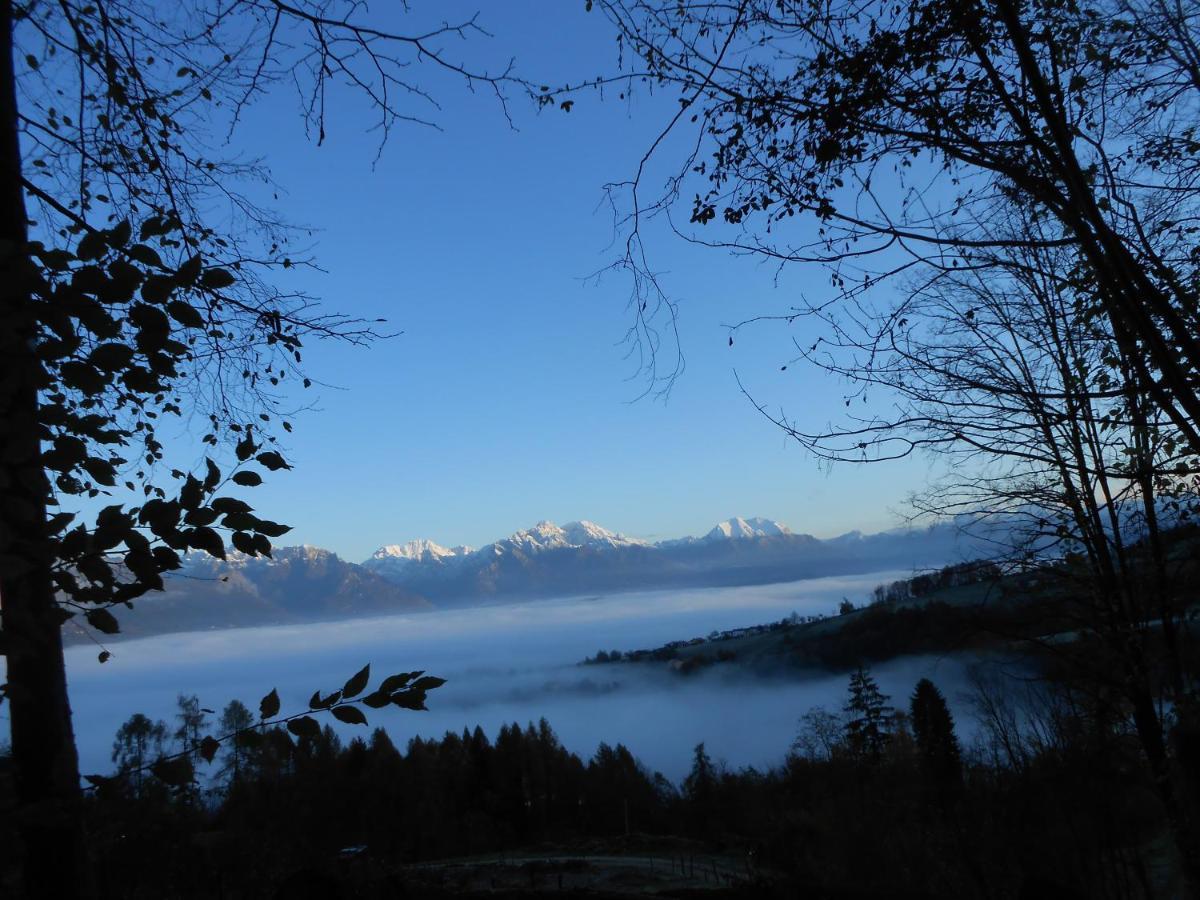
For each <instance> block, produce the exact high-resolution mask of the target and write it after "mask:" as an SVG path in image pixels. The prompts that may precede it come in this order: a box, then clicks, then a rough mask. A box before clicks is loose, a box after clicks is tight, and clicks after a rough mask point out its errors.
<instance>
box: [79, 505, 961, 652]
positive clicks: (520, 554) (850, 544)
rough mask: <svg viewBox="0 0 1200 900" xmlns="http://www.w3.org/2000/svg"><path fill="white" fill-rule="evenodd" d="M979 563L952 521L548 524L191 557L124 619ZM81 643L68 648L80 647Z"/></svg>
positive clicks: (269, 616) (305, 617)
mask: <svg viewBox="0 0 1200 900" xmlns="http://www.w3.org/2000/svg"><path fill="white" fill-rule="evenodd" d="M978 555H980V548H978V547H973V546H972V543H971V541H970V540H969V539H967V538H965V537H964V536H963V534H962V532H961V530H960V529H959V528H958V527H957V526H956V525H955V524H953V523H948V522H947V523H939V524H935V525H932V526H930V527H928V528H921V529H905V530H896V531H886V532H881V533H878V534H871V535H864V534H862V533H861V532H857V531H855V532H850V533H848V534H844V535H841V536H839V537H835V538H830V539H826V540H821V539H818V538H815V537H813V536H812V535H809V534H797V533H794V532H793V531H792V530H791V529H790V528H788V527H787V526H786V525H783V524H781V523H779V522H775V521H772V520H770V519H763V518H747V519H743V518H733V519H728V520H726V521H724V522H720V523H718V524H717V525H715V526H714V527H713V528H712V529H711V530H709V531H708V532H707V533H705V534H704V535H702V536H699V537H684V538H678V539H674V540H664V541H659V542H657V543H651V542H649V541H645V540H641V539H639V538H632V537H628V536H626V535H623V534H619V533H617V532H613V531H610V530H608V529H606V528H603V527H601V526H599V525H597V524H595V523H593V522H588V521H578V522H568V523H567V524H565V525H561V526H560V525H556V524H554V523H553V522H545V521H543V522H539V523H537V524H536V525H534V526H533V527H531V528H526V529H522V530H520V531H517V532H514V533H513V534H511V535H509V536H508V537H505V538H502V539H500V540H498V541H494V542H493V543H491V544H488V545H486V546H484V547H480V548H479V549H473V548H471V547H463V546H458V547H444V546H442V545H440V544H438V543H436V542H434V541H431V540H427V539H419V540H412V541H409V542H407V543H403V544H386V545H384V546H382V547H380V548H379V549H378V550H376V551H375V553H373V554H372V555H371V556H370V558H368V559H366V560H364V561H363V562H362V563H361V564H356V563H352V562H348V561H345V560H343V559H341V558H340V557H338V556H337V555H336V554H335V553H332V552H330V551H328V550H322V549H320V548H317V547H309V546H303V547H278V548H276V549H275V551H274V553H273V556H272V557H270V558H266V557H250V556H246V555H245V554H242V553H238V552H236V551H230V552H229V555H228V559H226V560H219V559H216V558H214V557H211V556H209V555H208V554H206V553H203V552H196V553H191V554H188V556H187V558H186V559H185V563H184V566H183V568H182V569H181V570H180V571H178V572H175V573H171V574H170V575H169V576H168V577H167V579H166V582H167V586H166V590H165V591H163V592H162V593H156V594H153V595H150V596H147V597H143V598H142V599H140V600H139V601H138V602H137V603H136V604H135V608H134V609H133V610H127V611H125V612H123V613H121V615H120V616H119V619H120V622H121V626H122V632H123V633H125V634H127V635H130V636H142V635H148V634H157V633H164V632H169V631H187V630H195V629H207V628H228V627H238V626H247V625H269V624H284V623H293V622H305V621H319V620H330V619H340V618H348V617H353V616H366V615H384V614H388V613H404V612H419V611H424V610H430V609H436V608H447V607H462V606H470V605H475V604H479V603H487V602H491V601H503V600H513V599H520V598H536V597H548V596H570V595H578V594H594V593H600V592H605V593H608V592H616V591H632V590H650V589H659V588H671V587H704V586H713V587H715V586H732V585H741V584H765V583H770V582H779V581H793V580H797V579H801V578H813V577H819V576H827V575H848V574H858V573H863V572H869V571H874V570H881V569H905V570H908V569H920V568H926V567H931V566H940V565H943V564H945V563H947V562H953V561H957V560H960V559H964V558H969V557H971V556H978ZM82 637H83V635H82V633H81V634H79V635H74V636H72V629H70V628H68V631H67V638H68V640H78V639H81V638H82Z"/></svg>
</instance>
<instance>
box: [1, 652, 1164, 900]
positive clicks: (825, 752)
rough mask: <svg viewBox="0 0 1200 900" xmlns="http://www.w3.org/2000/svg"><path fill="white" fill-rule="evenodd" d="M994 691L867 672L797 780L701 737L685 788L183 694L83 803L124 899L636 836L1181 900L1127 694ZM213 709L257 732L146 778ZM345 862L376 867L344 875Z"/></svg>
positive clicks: (845, 875)
mask: <svg viewBox="0 0 1200 900" xmlns="http://www.w3.org/2000/svg"><path fill="white" fill-rule="evenodd" d="M998 677H999V676H983V675H981V676H980V677H979V679H978V680H977V681H976V683H975V684H974V686H973V690H974V693H973V699H972V700H971V703H972V705H973V708H974V712H975V719H976V721H977V726H976V729H975V732H974V735H973V737H972V738H971V739H970V740H964V739H962V738H961V737H960V735H959V733H958V731H957V728H956V724H955V720H954V717H953V715H952V714H951V711H950V709H949V706H948V704H947V702H946V699H945V697H944V696H943V694H942V692H941V691H940V690H939V689H938V688H937V687H936V686H935V685H934V684H933V683H932V682H931V681H929V680H928V679H922V680H921V681H919V682H918V683H917V685H916V688H915V690H914V692H913V693H912V695H911V696H910V697H908V698H906V701H907V702H905V703H903V704H901V705H898V706H897V705H893V703H892V699H891V698H889V697H887V696H886V695H884V694H883V692H882V691H881V690H880V688H879V685H878V683H877V682H876V680H875V678H874V676H873V675H872V674H871V672H870V670H869V669H867V668H864V667H859V668H857V669H855V670H854V672H853V673H852V674H851V676H850V678H849V682H848V685H847V691H846V695H845V700H844V703H843V704H842V706H841V707H840V708H838V709H836V710H832V711H831V710H829V709H825V708H816V709H811V710H808V711H807V712H805V713H804V714H803V715H802V716H801V717H800V719H799V723H798V732H797V737H796V740H795V742H794V744H793V745H792V747H791V748H790V750H789V748H779V749H780V755H781V757H784V761H783V762H782V764H780V765H778V766H775V767H772V768H769V769H766V770H759V769H754V768H744V769H739V770H734V769H731V768H729V767H728V766H726V765H725V764H724V763H722V762H720V761H714V760H713V758H712V756H711V754H710V753H709V752H708V750H707V749H706V747H705V745H704V744H701V745H699V746H697V747H696V748H695V751H694V753H693V757H692V763H691V767H690V771H689V772H688V774H687V775H686V776H685V777H684V778H683V779H682V780H681V781H680V782H679V783H678V784H676V783H673V782H671V781H670V780H669V779H667V778H665V777H663V776H662V775H661V774H658V773H654V772H651V771H649V770H648V769H647V768H646V767H645V766H643V765H642V764H641V763H639V762H638V760H637V758H636V757H635V755H634V753H633V752H632V751H631V750H630V749H629V748H628V747H626V746H624V745H622V744H619V743H618V744H615V745H609V744H606V743H602V744H601V745H600V746H599V747H598V748H597V750H596V752H595V753H594V754H593V755H592V756H591V757H590V758H586V759H584V758H581V757H580V756H579V755H577V754H576V753H573V752H571V751H569V750H568V749H566V748H565V747H563V745H562V744H561V742H560V741H559V739H558V737H557V736H556V735H555V733H554V731H553V729H552V728H551V726H550V724H549V723H548V722H547V721H546V720H545V719H542V720H540V721H539V722H537V723H536V724H535V723H530V724H528V725H526V726H525V727H521V726H520V725H518V724H516V723H513V724H511V725H505V726H502V727H501V728H500V730H499V731H498V732H497V734H496V735H495V736H494V737H491V738H489V736H488V735H487V734H485V733H484V731H483V730H482V729H481V728H478V727H476V728H474V729H464V730H463V731H462V732H461V733H454V732H447V733H446V735H445V736H444V737H442V738H441V739H425V738H419V737H414V738H412V739H410V740H409V741H408V742H407V744H406V745H405V746H404V747H403V748H401V747H397V746H396V744H395V743H394V742H393V740H392V738H391V737H390V736H389V735H388V733H387V732H386V731H385V730H384V729H382V728H376V729H375V730H374V731H373V732H371V733H370V735H369V736H366V737H354V738H352V739H350V740H348V741H346V740H343V738H342V737H340V736H339V735H338V734H337V733H335V732H334V731H333V730H332V729H331V728H329V727H328V726H326V727H324V728H322V729H320V730H319V731H316V732H312V733H307V734H305V735H303V736H298V735H295V734H293V733H290V732H288V731H287V730H286V729H285V728H283V727H280V726H272V727H262V726H258V727H255V726H254V724H253V723H254V719H253V716H252V715H251V713H250V711H249V709H248V708H247V707H246V706H245V705H244V704H242V703H240V702H238V701H233V702H231V703H230V704H229V705H228V706H227V707H226V708H225V709H224V710H223V711H222V712H221V713H220V714H219V715H218V714H216V713H211V714H210V713H208V712H207V711H205V710H203V709H202V708H201V707H200V706H199V704H198V702H197V700H196V698H194V697H188V696H181V697H180V698H179V706H178V710H177V713H176V716H175V718H174V720H173V721H172V722H171V723H167V722H163V721H154V720H151V719H149V718H148V717H146V716H144V715H141V714H135V715H133V716H131V717H130V718H129V719H128V720H127V721H126V722H125V723H124V724H123V725H122V726H121V728H120V729H119V730H118V732H117V734H116V735H115V739H114V743H113V752H112V759H113V762H114V764H115V766H116V768H117V772H116V775H115V777H113V778H112V779H111V780H107V781H105V782H104V783H103V784H101V785H100V786H99V787H98V788H97V789H96V790H94V791H92V792H91V793H90V794H89V797H88V800H87V804H86V821H87V826H88V829H89V835H90V838H89V844H90V846H91V848H92V851H91V852H92V853H93V855H94V858H95V869H96V872H97V874H98V878H99V883H100V893H101V896H104V897H114V898H116V897H137V896H168V895H169V896H180V897H201V896H216V895H220V896H226V897H252V896H269V895H271V892H272V891H274V890H275V889H276V888H278V887H279V886H280V885H282V884H285V883H288V879H294V878H295V877H296V876H297V874H299V875H300V876H301V877H302V878H307V879H314V880H319V879H322V878H331V879H332V880H333V881H332V883H335V884H340V885H341V887H342V889H343V890H349V889H350V887H351V886H353V885H357V889H361V890H367V889H368V888H369V889H373V890H374V889H381V888H383V887H384V886H385V882H386V886H388V887H389V888H391V887H394V886H395V884H397V883H399V884H402V883H404V877H405V876H404V866H405V865H406V864H409V863H414V862H418V861H422V860H433V859H442V858H448V857H464V856H471V855H473V854H482V853H489V852H496V851H505V850H518V849H525V850H528V851H531V852H536V851H537V848H544V847H557V848H559V849H560V850H563V849H565V850H568V851H569V850H570V849H571V848H575V849H576V850H577V851H579V852H584V851H586V850H589V849H590V851H593V852H599V851H598V850H597V848H602V849H604V851H605V852H622V848H623V847H625V846H630V845H629V844H628V843H627V842H628V841H629V840H630V839H631V838H634V839H636V840H637V841H639V842H641V843H640V845H644V846H654V842H655V840H656V839H658V840H661V841H663V842H664V843H663V846H670V839H673V838H686V839H688V840H690V841H692V842H693V845H694V846H696V847H699V848H703V849H704V850H706V851H708V852H713V853H722V854H726V855H731V854H732V855H735V856H737V857H738V858H746V859H747V860H750V861H751V862H750V863H749V865H750V867H751V868H750V869H749V871H750V872H751V873H752V875H753V876H754V877H758V878H761V879H762V880H763V884H764V888H763V889H764V890H768V889H770V890H777V891H778V890H791V891H794V890H801V889H803V890H808V891H812V892H815V893H817V894H818V895H823V894H824V893H827V892H841V893H840V894H839V895H841V896H870V895H872V894H877V892H880V891H883V892H886V893H888V894H889V895H893V896H899V895H904V893H905V892H906V891H908V892H911V893H912V894H913V895H914V896H915V895H917V894H920V895H921V896H934V897H937V896H945V897H952V896H953V897H1032V896H1046V895H1048V894H1047V892H1052V893H1054V894H1055V895H1056V896H1062V897H1071V896H1080V897H1082V896H1089V897H1113V898H1141V897H1151V896H1159V895H1161V894H1162V893H1163V892H1167V891H1170V890H1172V889H1175V888H1176V887H1178V884H1179V882H1178V878H1179V870H1178V868H1177V867H1176V868H1174V869H1172V868H1171V867H1169V866H1168V867H1165V869H1164V867H1163V866H1162V865H1161V862H1162V860H1161V854H1162V853H1163V852H1164V850H1163V843H1162V842H1163V839H1164V836H1165V835H1168V834H1169V826H1168V820H1167V817H1166V813H1165V811H1164V809H1163V807H1162V804H1161V802H1160V801H1158V800H1157V798H1156V795H1155V791H1154V787H1153V784H1152V783H1151V782H1150V780H1149V779H1148V778H1147V777H1146V776H1145V775H1142V774H1139V773H1140V772H1141V771H1142V770H1141V769H1140V768H1139V767H1138V766H1137V765H1135V763H1136V761H1137V757H1138V755H1139V749H1138V745H1137V742H1136V739H1135V737H1134V736H1133V734H1132V733H1131V731H1130V729H1129V726H1128V725H1127V724H1126V723H1125V722H1124V720H1123V718H1122V716H1121V715H1120V713H1119V710H1118V709H1117V708H1116V706H1115V704H1117V702H1118V701H1117V698H1115V697H1113V696H1109V697H1105V698H1097V697H1094V696H1090V695H1088V694H1087V693H1085V692H1082V691H1079V690H1078V689H1077V688H1073V687H1070V686H1069V685H1068V684H1067V683H1065V682H1042V683H1040V684H1039V685H1037V686H1036V687H1034V688H1031V689H1029V690H1026V689H1022V688H1015V687H1014V686H1013V685H1014V684H1016V682H1007V683H1005V682H1003V681H1001V680H997V679H998ZM780 714H781V715H792V714H794V711H786V710H781V713H780ZM209 715H211V716H213V717H215V718H217V719H219V723H220V728H221V729H226V728H229V729H233V730H239V731H240V733H241V737H240V738H239V739H238V740H236V741H228V742H226V743H225V745H224V747H223V748H222V750H221V751H220V753H219V754H217V755H216V757H215V758H214V759H213V762H212V764H211V766H210V767H209V769H208V770H207V773H206V774H207V777H205V778H203V779H201V778H200V777H199V776H197V777H196V778H195V779H194V780H190V781H188V782H186V783H183V784H177V785H171V784H168V783H166V782H164V781H162V780H160V779H157V778H154V777H152V776H151V775H150V774H149V768H150V766H151V764H152V761H153V759H154V758H155V757H156V756H160V755H163V754H167V753H169V752H171V751H173V750H177V749H181V748H184V749H185V748H187V747H188V746H190V745H191V744H192V743H193V742H194V741H195V740H196V736H197V735H198V734H200V733H202V732H203V731H204V729H205V727H206V726H207V725H208V723H207V722H206V721H205V719H206V717H208V716H209ZM785 753H786V756H785ZM2 783H4V782H0V784H2ZM7 799H8V800H11V796H9V797H8V798H7ZM4 821H5V823H6V824H5V825H4V826H3V828H5V829H11V828H12V827H13V823H12V822H11V821H10V820H9V819H7V818H6V819H5V820H4ZM623 841H624V842H626V843H622V842H623ZM597 842H599V843H597ZM2 846H5V847H10V845H9V844H8V842H7V841H5V842H4V843H3V844H2ZM6 853H8V854H9V856H8V858H7V859H6V861H5V862H6V870H5V874H6V877H9V876H11V866H12V865H13V863H14V862H15V861H14V860H13V859H12V855H11V850H7V851H6ZM347 857H354V858H360V857H363V858H370V859H372V860H374V861H375V862H376V864H377V867H376V868H375V869H361V870H355V869H352V868H348V867H347V866H346V864H345V859H346V858H347ZM1164 871H1166V872H1167V873H1168V874H1166V875H1164V874H1163V873H1164ZM382 873H387V874H386V876H385V874H382ZM387 879H392V880H387ZM396 879H398V881H397V880H396ZM1172 879H1174V880H1172ZM781 896H782V894H781Z"/></svg>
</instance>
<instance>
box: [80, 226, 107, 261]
mask: <svg viewBox="0 0 1200 900" xmlns="http://www.w3.org/2000/svg"><path fill="white" fill-rule="evenodd" d="M107 250H108V245H107V243H106V242H105V240H104V234H103V233H102V232H99V231H89V232H88V233H87V234H85V235H84V236H83V237H82V238H80V239H79V246H77V247H76V248H75V255H76V256H77V257H79V258H80V259H96V258H98V257H100V256H103V255H104V254H105V252H107Z"/></svg>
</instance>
